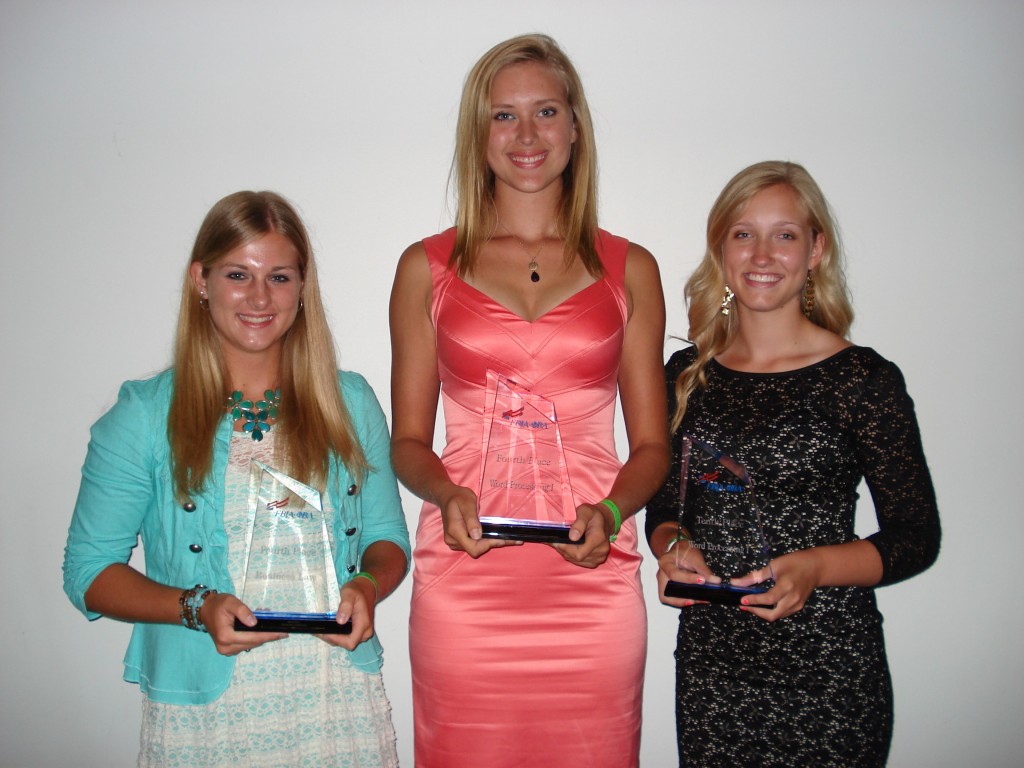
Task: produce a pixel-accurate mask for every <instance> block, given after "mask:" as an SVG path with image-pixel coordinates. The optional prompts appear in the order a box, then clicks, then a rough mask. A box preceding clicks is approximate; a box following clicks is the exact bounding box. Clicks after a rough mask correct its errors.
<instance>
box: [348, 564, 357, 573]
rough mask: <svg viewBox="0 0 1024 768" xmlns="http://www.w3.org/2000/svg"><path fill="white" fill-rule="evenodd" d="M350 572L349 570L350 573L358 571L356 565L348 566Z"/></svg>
mask: <svg viewBox="0 0 1024 768" xmlns="http://www.w3.org/2000/svg"><path fill="white" fill-rule="evenodd" d="M348 572H349V573H355V572H356V567H355V566H354V565H350V566H349V567H348Z"/></svg>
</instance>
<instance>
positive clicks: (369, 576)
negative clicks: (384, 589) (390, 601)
mask: <svg viewBox="0 0 1024 768" xmlns="http://www.w3.org/2000/svg"><path fill="white" fill-rule="evenodd" d="M360 576H362V577H363V578H364V579H369V581H370V583H371V584H373V596H374V598H375V599H376V598H379V597H380V585H379V584H378V583H377V580H376V579H375V578H374V577H373V574H372V573H368V572H367V571H360V572H359V573H357V574H356V575H355V576H353V577H352V578H353V579H358V578H359V577H360Z"/></svg>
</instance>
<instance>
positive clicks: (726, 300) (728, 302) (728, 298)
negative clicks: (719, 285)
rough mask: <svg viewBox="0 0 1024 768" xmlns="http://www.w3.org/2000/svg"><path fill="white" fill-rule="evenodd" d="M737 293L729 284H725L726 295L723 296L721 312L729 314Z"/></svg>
mask: <svg viewBox="0 0 1024 768" xmlns="http://www.w3.org/2000/svg"><path fill="white" fill-rule="evenodd" d="M735 295H736V294H735V293H733V292H732V288H730V287H729V286H728V285H727V286H725V296H724V297H723V298H722V308H721V312H722V314H723V315H725V316H726V317H728V316H729V308H730V307H731V306H732V300H733V297H734V296H735Z"/></svg>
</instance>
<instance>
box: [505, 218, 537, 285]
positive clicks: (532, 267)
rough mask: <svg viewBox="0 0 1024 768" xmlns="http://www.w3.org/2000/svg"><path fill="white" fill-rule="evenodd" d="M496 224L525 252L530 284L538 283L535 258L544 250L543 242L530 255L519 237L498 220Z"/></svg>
mask: <svg viewBox="0 0 1024 768" xmlns="http://www.w3.org/2000/svg"><path fill="white" fill-rule="evenodd" d="M498 223H499V224H501V228H502V229H504V230H505V231H506V232H508V233H509V235H510V236H511V237H512V239H513V240H515V241H516V242H517V243H519V247H520V248H522V249H523V251H525V253H526V255H527V256H529V257H530V263H529V264H528V265H527V269H529V270H530V282H533V283H539V282H540V274H539V273H538V272H537V257H538V256H540V252H541V251H543V250H544V241H543V240H542V241H541V243H540V245H539V246H537V252H536V253H531V252H530V249H529V248H527V247H526V243H524V242H523V241H522V240H520V239H519V235H517V234H516V233H515V232H513V231H512V230H511V229H509V228H508V227H506V226H505V225H504V224H503V223H502V222H501V220H500V219H499V220H498Z"/></svg>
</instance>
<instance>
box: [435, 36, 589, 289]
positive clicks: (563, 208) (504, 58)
mask: <svg viewBox="0 0 1024 768" xmlns="http://www.w3.org/2000/svg"><path fill="white" fill-rule="evenodd" d="M524 62H538V63H540V64H544V65H545V66H548V67H550V68H551V70H552V71H553V72H554V73H555V74H556V75H558V77H559V79H560V80H561V81H562V84H563V85H564V86H565V95H566V101H568V103H569V107H570V108H571V109H572V115H573V121H574V123H575V127H576V141H575V142H574V143H573V145H572V151H571V155H570V158H569V164H568V165H567V166H566V168H565V171H564V172H563V173H562V200H561V203H560V205H559V209H558V226H559V234H560V235H561V236H562V237H563V238H564V239H565V250H564V252H563V253H564V260H565V265H566V266H569V265H570V264H572V262H573V259H575V258H576V255H577V254H579V257H580V260H581V262H582V263H583V265H584V266H585V267H586V268H587V271H588V272H590V274H592V275H593V276H594V277H600V276H601V275H602V274H603V273H604V272H603V269H602V267H601V260H600V258H599V257H598V255H597V247H596V245H595V239H596V237H597V155H596V151H595V142H594V126H593V123H592V122H591V119H590V108H589V107H588V106H587V99H586V96H584V94H583V83H582V82H581V80H580V76H579V74H577V72H576V69H575V67H573V65H572V62H571V61H570V60H569V57H568V56H566V55H565V53H563V52H562V49H561V48H559V47H558V44H557V43H556V42H555V41H554V40H552V39H551V38H550V37H548V36H547V35H522V36H520V37H514V38H512V39H511V40H506V41H505V42H503V43H499V44H498V45H496V46H494V47H493V48H491V50H489V51H488V52H487V53H485V54H484V56H483V58H481V59H480V60H479V61H478V62H477V63H476V65H474V67H473V69H472V70H471V71H470V73H469V75H468V76H467V78H466V83H465V85H464V86H463V89H462V101H461V103H460V105H459V120H458V127H457V129H456V133H455V157H454V158H453V160H452V176H453V178H454V180H455V189H456V194H457V197H458V208H457V211H456V215H455V225H456V236H455V247H454V248H453V250H452V255H451V260H450V262H449V266H451V267H452V268H453V269H455V270H456V272H457V273H458V274H459V275H460V276H464V275H465V274H466V273H467V272H472V271H473V267H474V265H475V264H476V259H477V256H478V255H479V253H480V249H481V248H482V247H483V245H484V243H485V242H487V240H488V238H489V237H490V236H491V233H492V232H493V231H494V227H495V224H496V219H495V216H496V214H495V208H494V173H493V172H492V171H491V169H490V167H489V166H488V164H487V140H488V137H489V136H490V131H491V85H492V84H493V82H494V78H495V76H496V75H497V74H498V72H500V71H501V70H502V69H504V68H505V67H507V66H510V65H512V64H521V63H524Z"/></svg>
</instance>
